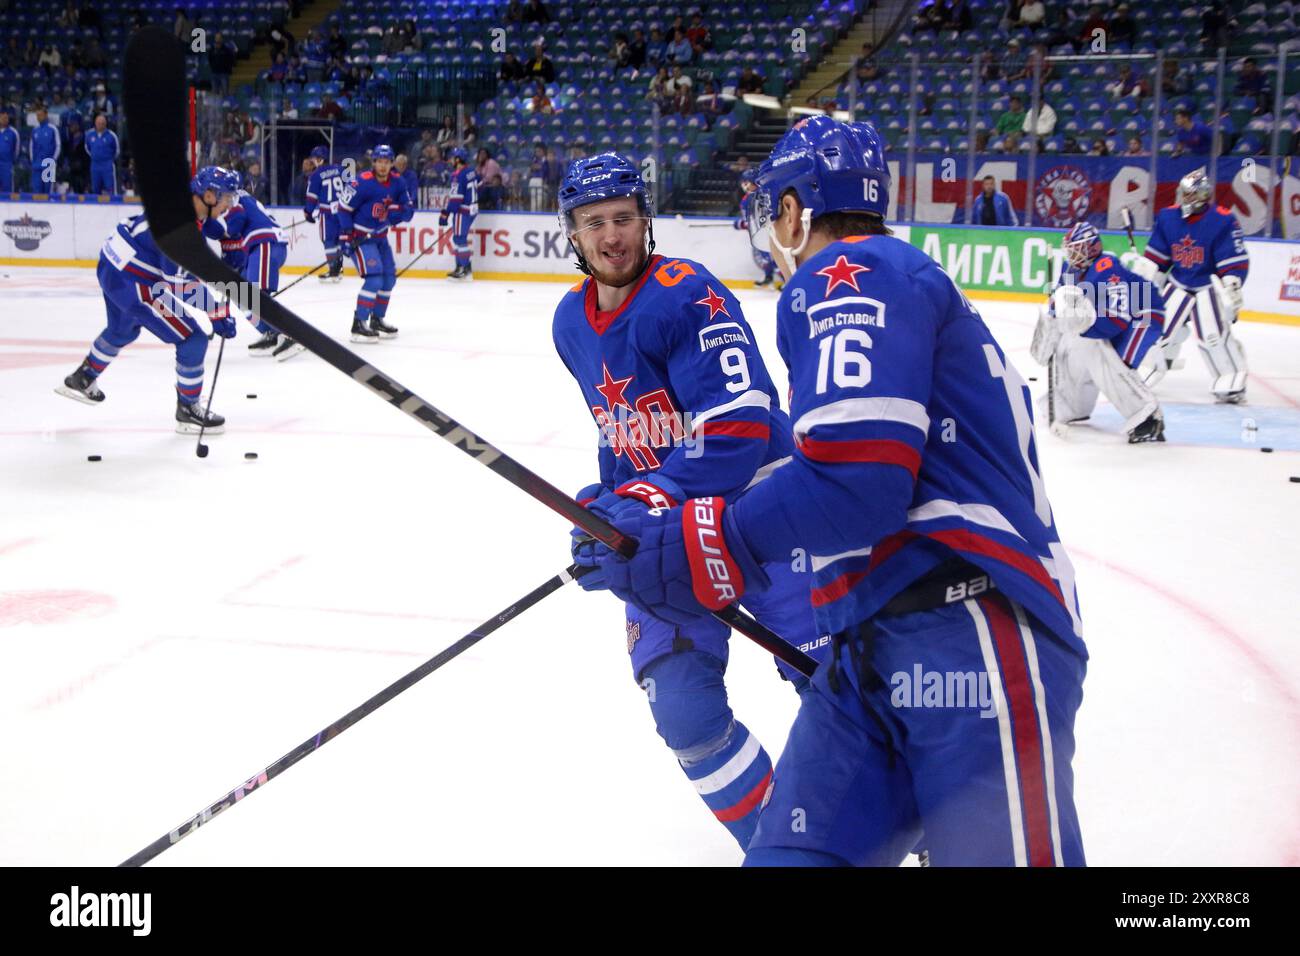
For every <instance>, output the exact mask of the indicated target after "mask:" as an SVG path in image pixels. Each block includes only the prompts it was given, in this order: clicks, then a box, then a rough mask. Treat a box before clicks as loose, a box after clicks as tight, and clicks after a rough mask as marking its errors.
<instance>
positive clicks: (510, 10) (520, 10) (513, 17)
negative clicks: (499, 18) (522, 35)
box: [506, 0, 524, 23]
mask: <svg viewBox="0 0 1300 956" xmlns="http://www.w3.org/2000/svg"><path fill="white" fill-rule="evenodd" d="M523 22H524V6H523V4H521V3H520V2H519V0H510V5H509V6H507V7H506V23H523Z"/></svg>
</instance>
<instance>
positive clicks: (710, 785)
mask: <svg viewBox="0 0 1300 956" xmlns="http://www.w3.org/2000/svg"><path fill="white" fill-rule="evenodd" d="M761 750H762V747H761V746H760V745H759V743H758V738H757V737H755V736H754V735H753V734H750V735H749V736H748V737H747V738H746V739H745V743H744V744H743V745H742V746H741V748H740V750H738V751H737V752H736V754H735V756H733V757H732V758H731V759H730V760H728V761H727V762H726V763H724V764H723V765H722V766H721V767H719V768H718V769H717V770H715V771H713V773H711V774H709V775H708V776H707V777H701V778H700V779H699V780H694V781H692V783H694V784H695V792H696V793H698V794H699V795H700V796H702V797H705V796H708V795H709V794H711V793H717V792H718V791H719V790H722V789H724V788H725V787H727V786H728V785H729V784H732V783H734V782H735V781H737V780H739V779H740V776H741V774H743V773H744V772H745V771H746V770H748V769H749V765H750V764H752V763H753V762H754V758H755V757H757V756H758V754H759V752H760V751H761Z"/></svg>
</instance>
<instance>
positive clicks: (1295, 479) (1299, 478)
mask: <svg viewBox="0 0 1300 956" xmlns="http://www.w3.org/2000/svg"><path fill="white" fill-rule="evenodd" d="M1291 483H1292V484H1293V485H1300V475H1292V476H1291Z"/></svg>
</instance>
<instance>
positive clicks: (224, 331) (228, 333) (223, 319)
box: [208, 302, 235, 339]
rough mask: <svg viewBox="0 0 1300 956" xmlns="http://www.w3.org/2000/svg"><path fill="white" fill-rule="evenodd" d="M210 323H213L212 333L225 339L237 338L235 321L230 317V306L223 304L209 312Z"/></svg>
mask: <svg viewBox="0 0 1300 956" xmlns="http://www.w3.org/2000/svg"><path fill="white" fill-rule="evenodd" d="M208 321H210V322H211V323H212V331H213V332H215V333H216V334H217V335H219V336H221V337H222V338H223V339H233V338H234V337H235V320H234V319H232V318H231V317H230V306H229V305H227V304H226V303H224V302H223V303H221V304H220V305H219V306H217V307H216V308H215V309H213V310H212V311H211V312H209V313H208Z"/></svg>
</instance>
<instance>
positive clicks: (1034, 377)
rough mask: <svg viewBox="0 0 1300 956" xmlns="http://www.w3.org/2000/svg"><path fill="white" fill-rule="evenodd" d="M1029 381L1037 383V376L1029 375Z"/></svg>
mask: <svg viewBox="0 0 1300 956" xmlns="http://www.w3.org/2000/svg"><path fill="white" fill-rule="evenodd" d="M1029 381H1031V382H1036V381H1038V376H1037V375H1031V376H1029Z"/></svg>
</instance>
